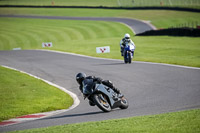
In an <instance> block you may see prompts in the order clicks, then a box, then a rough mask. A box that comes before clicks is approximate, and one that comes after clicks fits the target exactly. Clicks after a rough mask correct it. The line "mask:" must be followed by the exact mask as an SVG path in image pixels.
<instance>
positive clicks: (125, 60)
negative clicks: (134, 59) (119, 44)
mask: <svg viewBox="0 0 200 133" xmlns="http://www.w3.org/2000/svg"><path fill="white" fill-rule="evenodd" d="M126 55H127V52H124V63H125V64H127V63H128V61H127V60H128V59H127V58H126Z"/></svg>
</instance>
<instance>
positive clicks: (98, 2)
mask: <svg viewBox="0 0 200 133" xmlns="http://www.w3.org/2000/svg"><path fill="white" fill-rule="evenodd" d="M0 5H46V6H107V7H144V6H148V7H151V6H156V7H165V6H168V7H187V8H199V7H200V2H199V1H198V0H192V1H191V0H173V1H171V0H162V1H160V0H142V1H141V0H2V1H0Z"/></svg>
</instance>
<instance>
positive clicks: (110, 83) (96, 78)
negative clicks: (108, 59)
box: [79, 76, 120, 94]
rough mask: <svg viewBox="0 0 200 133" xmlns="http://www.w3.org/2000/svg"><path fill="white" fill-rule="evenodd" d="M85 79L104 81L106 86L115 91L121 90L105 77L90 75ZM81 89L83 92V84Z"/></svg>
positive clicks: (118, 92)
mask: <svg viewBox="0 0 200 133" xmlns="http://www.w3.org/2000/svg"><path fill="white" fill-rule="evenodd" d="M85 79H93V82H97V83H102V84H103V85H106V86H108V87H110V88H111V89H113V91H115V92H116V93H117V94H120V90H119V89H117V88H116V87H115V86H114V85H113V83H112V82H111V81H110V80H103V79H101V78H99V77H95V76H88V77H86V78H85ZM82 82H84V81H82ZM79 89H80V91H81V92H82V93H83V84H80V86H79Z"/></svg>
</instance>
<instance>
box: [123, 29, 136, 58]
mask: <svg viewBox="0 0 200 133" xmlns="http://www.w3.org/2000/svg"><path fill="white" fill-rule="evenodd" d="M126 43H128V44H131V45H133V46H134V47H135V44H134V42H133V41H132V40H131V39H130V35H129V34H128V33H126V34H125V35H124V38H122V40H121V41H120V48H121V56H124V47H125V45H126Z"/></svg>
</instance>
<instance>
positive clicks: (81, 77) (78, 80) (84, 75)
mask: <svg viewBox="0 0 200 133" xmlns="http://www.w3.org/2000/svg"><path fill="white" fill-rule="evenodd" d="M85 78H86V74H85V73H78V74H77V75H76V81H77V82H78V83H79V84H81V83H82V81H83V80H84V79H85Z"/></svg>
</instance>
